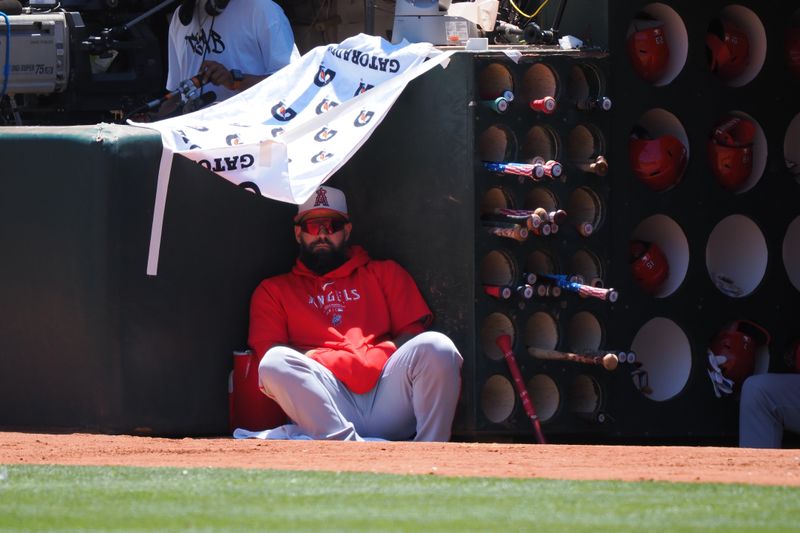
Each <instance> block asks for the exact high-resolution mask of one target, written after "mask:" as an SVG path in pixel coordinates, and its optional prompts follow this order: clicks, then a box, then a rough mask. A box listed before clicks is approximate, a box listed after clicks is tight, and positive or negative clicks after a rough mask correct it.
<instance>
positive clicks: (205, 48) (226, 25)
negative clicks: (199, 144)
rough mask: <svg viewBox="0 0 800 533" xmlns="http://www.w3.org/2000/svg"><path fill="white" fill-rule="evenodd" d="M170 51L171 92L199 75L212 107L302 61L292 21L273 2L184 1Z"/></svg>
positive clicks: (177, 13) (173, 28)
mask: <svg viewBox="0 0 800 533" xmlns="http://www.w3.org/2000/svg"><path fill="white" fill-rule="evenodd" d="M168 48H169V50H168V59H169V71H168V74H167V90H168V91H170V92H171V91H175V90H178V89H179V87H180V86H181V83H182V82H184V81H186V80H190V79H192V78H193V77H195V76H196V80H197V81H198V83H197V84H195V85H198V84H199V85H200V87H198V88H197V91H196V92H195V97H196V96H198V93H199V94H205V93H209V92H213V93H215V95H214V96H213V97H207V98H204V100H206V101H207V102H208V103H211V102H215V101H216V102H220V101H223V100H226V99H227V98H230V97H231V96H233V95H234V94H237V93H238V92H239V91H243V90H245V89H247V88H249V87H252V86H253V85H255V84H257V83H258V82H260V81H261V80H263V79H264V78H266V77H267V76H269V75H270V74H272V73H274V72H276V71H278V70H280V69H281V68H283V67H284V66H286V65H288V64H289V63H290V62H291V61H293V60H295V59H297V58H299V57H300V53H299V52H298V50H297V46H295V43H294V34H293V33H292V28H291V26H290V24H289V21H288V19H287V18H286V15H285V14H284V12H283V10H282V9H281V8H280V6H278V5H277V4H276V3H275V2H273V1H272V0H184V1H183V3H182V4H181V6H180V7H179V8H178V9H177V10H175V13H174V14H173V16H172V20H171V21H170V26H169V46H168ZM184 100H185V98H184ZM168 102H169V101H168ZM184 103H185V102H184ZM173 105H174V104H173ZM162 107H163V106H162ZM162 113H163V110H162Z"/></svg>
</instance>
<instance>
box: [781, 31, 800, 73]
mask: <svg viewBox="0 0 800 533" xmlns="http://www.w3.org/2000/svg"><path fill="white" fill-rule="evenodd" d="M783 47H784V50H785V52H786V66H787V67H789V71H790V72H791V73H792V74H794V75H795V77H797V78H800V26H792V27H791V28H789V29H787V30H786V36H785V39H784V41H783Z"/></svg>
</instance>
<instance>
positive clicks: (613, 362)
mask: <svg viewBox="0 0 800 533" xmlns="http://www.w3.org/2000/svg"><path fill="white" fill-rule="evenodd" d="M618 364H619V357H617V356H616V354H613V353H607V354H605V355H604V356H603V368H605V369H606V370H614V369H615V368H617V365H618Z"/></svg>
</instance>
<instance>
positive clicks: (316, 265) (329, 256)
mask: <svg viewBox="0 0 800 533" xmlns="http://www.w3.org/2000/svg"><path fill="white" fill-rule="evenodd" d="M322 242H324V243H326V244H327V245H328V246H330V248H328V249H319V248H316V247H315V246H314V245H315V244H319V243H322ZM346 245H347V242H346V241H343V242H342V243H341V244H340V245H339V246H338V247H336V246H335V245H334V244H333V243H332V242H331V241H329V240H328V239H327V238H324V239H321V240H318V241H314V242H313V243H311V244H310V245H307V244H305V243H302V242H301V243H300V261H301V262H302V263H303V264H304V265H305V266H306V267H308V269H309V270H310V271H311V272H313V273H314V274H316V275H318V276H321V275H323V274H327V273H328V272H331V271H332V270H336V269H337V268H339V267H340V266H342V265H343V264H345V263H346V262H347V246H346Z"/></svg>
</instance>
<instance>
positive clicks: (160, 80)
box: [0, 0, 175, 125]
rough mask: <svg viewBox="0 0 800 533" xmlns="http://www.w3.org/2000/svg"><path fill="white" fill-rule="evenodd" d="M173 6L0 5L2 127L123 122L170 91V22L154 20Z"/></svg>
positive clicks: (131, 1)
mask: <svg viewBox="0 0 800 533" xmlns="http://www.w3.org/2000/svg"><path fill="white" fill-rule="evenodd" d="M174 1H175V0H167V1H164V2H161V3H160V4H158V5H156V6H155V7H154V4H155V3H156V2H155V1H154V0H62V1H61V3H58V1H57V0H23V2H22V3H20V2H19V0H0V12H3V13H5V14H6V15H7V16H8V18H7V19H5V18H4V17H1V16H0V125H12V124H14V125H24V124H36V125H56V124H58V125H65V124H94V123H97V122H119V121H120V120H121V119H122V117H123V116H124V115H125V112H126V111H128V110H130V109H132V108H136V107H137V106H139V105H140V104H141V102H142V101H144V100H147V99H149V98H151V97H153V96H154V95H156V94H158V93H163V89H164V83H165V78H166V72H165V68H164V65H165V57H164V53H165V52H164V51H165V50H166V48H167V47H166V43H165V42H162V41H165V39H166V34H167V26H168V21H167V19H166V16H164V17H152V18H151V17H150V15H151V14H154V13H155V12H157V11H160V10H161V9H163V8H164V7H167V6H168V5H170V4H172V3H174ZM148 10H149V11H148ZM145 19H148V20H147V23H145V24H139V22H142V21H143V20H145ZM9 30H10V31H9ZM9 34H10V39H9ZM157 35H161V36H162V38H161V41H160V40H159V38H157V37H156V36H157ZM6 73H8V75H6Z"/></svg>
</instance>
